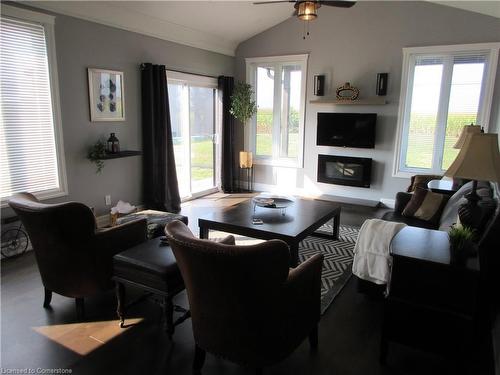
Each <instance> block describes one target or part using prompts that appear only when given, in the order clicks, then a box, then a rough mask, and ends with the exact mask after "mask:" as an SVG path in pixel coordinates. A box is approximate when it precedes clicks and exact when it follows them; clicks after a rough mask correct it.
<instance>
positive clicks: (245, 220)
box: [198, 198, 340, 267]
mask: <svg viewBox="0 0 500 375" xmlns="http://www.w3.org/2000/svg"><path fill="white" fill-rule="evenodd" d="M253 218H259V219H262V221H263V222H264V224H261V225H254V224H252V219H253ZM332 218H333V233H332V234H329V233H321V232H315V231H316V230H317V229H318V228H320V227H321V226H322V225H323V224H325V223H326V222H328V221H329V220H330V219H332ZM339 224H340V205H339V204H337V203H334V202H330V201H323V200H316V199H300V198H296V199H294V203H293V204H292V205H291V206H289V207H287V208H286V210H285V211H284V215H282V214H281V210H279V209H272V208H264V207H256V209H255V212H254V204H253V203H252V201H251V200H248V201H245V202H242V203H240V204H237V205H234V206H231V207H228V208H224V209H222V210H216V211H214V212H212V213H211V214H209V215H205V216H203V217H200V218H199V219H198V225H199V227H200V238H208V233H209V231H210V229H214V230H220V231H223V232H229V233H234V234H239V235H242V236H247V237H252V238H259V239H263V240H271V239H280V240H283V241H285V242H286V243H287V244H288V245H289V246H290V264H291V266H292V267H295V266H296V265H297V264H298V262H299V243H300V241H302V240H303V239H304V238H306V237H307V236H311V235H314V236H318V237H325V238H329V239H334V240H336V239H338V235H339Z"/></svg>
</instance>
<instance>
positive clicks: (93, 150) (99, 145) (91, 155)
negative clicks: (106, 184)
mask: <svg viewBox="0 0 500 375" xmlns="http://www.w3.org/2000/svg"><path fill="white" fill-rule="evenodd" d="M105 156H106V142H104V141H103V140H102V139H100V140H98V141H97V142H96V143H94V144H93V145H92V146H90V147H89V149H88V151H87V159H89V160H90V161H91V162H92V163H94V164H95V166H96V173H101V171H102V169H103V168H104V161H103V160H102V159H103V158H104V157H105Z"/></svg>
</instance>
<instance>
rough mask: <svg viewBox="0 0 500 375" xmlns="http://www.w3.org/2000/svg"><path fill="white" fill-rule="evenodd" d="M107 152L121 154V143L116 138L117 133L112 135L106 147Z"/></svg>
mask: <svg viewBox="0 0 500 375" xmlns="http://www.w3.org/2000/svg"><path fill="white" fill-rule="evenodd" d="M106 152H107V153H108V154H117V153H119V152H120V141H119V140H118V138H116V135H115V133H111V134H110V135H109V138H108V142H107V145H106Z"/></svg>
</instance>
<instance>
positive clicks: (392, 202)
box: [380, 198, 396, 209]
mask: <svg viewBox="0 0 500 375" xmlns="http://www.w3.org/2000/svg"><path fill="white" fill-rule="evenodd" d="M380 203H381V204H382V206H384V207H387V208H392V209H394V206H395V205H396V200H395V199H387V198H381V199H380Z"/></svg>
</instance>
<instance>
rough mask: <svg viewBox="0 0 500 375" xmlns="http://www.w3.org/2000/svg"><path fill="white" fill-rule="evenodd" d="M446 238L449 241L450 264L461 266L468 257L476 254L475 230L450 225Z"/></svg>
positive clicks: (458, 225)
mask: <svg viewBox="0 0 500 375" xmlns="http://www.w3.org/2000/svg"><path fill="white" fill-rule="evenodd" d="M448 237H449V239H450V256H451V262H452V263H455V264H460V265H463V264H465V261H466V260H467V258H468V257H470V256H473V255H475V254H476V245H475V243H474V240H475V238H476V233H475V230H474V229H472V228H469V227H466V226H463V225H461V224H454V225H452V227H451V229H450V231H449V233H448Z"/></svg>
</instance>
